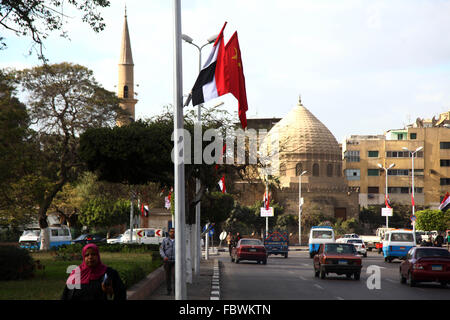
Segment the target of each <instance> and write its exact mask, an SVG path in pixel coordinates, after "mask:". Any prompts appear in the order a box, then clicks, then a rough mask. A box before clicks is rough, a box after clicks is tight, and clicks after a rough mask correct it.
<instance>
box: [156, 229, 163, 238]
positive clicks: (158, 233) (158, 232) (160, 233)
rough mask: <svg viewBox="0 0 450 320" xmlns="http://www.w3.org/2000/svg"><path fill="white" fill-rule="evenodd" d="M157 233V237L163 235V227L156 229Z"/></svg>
mask: <svg viewBox="0 0 450 320" xmlns="http://www.w3.org/2000/svg"><path fill="white" fill-rule="evenodd" d="M155 235H156V236H157V237H162V230H161V229H156V230H155Z"/></svg>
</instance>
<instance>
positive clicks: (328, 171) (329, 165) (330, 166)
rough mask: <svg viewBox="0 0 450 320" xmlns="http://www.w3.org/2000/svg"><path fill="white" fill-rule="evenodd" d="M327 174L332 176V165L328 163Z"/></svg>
mask: <svg viewBox="0 0 450 320" xmlns="http://www.w3.org/2000/svg"><path fill="white" fill-rule="evenodd" d="M327 176H328V177H332V176H333V165H331V164H328V165H327Z"/></svg>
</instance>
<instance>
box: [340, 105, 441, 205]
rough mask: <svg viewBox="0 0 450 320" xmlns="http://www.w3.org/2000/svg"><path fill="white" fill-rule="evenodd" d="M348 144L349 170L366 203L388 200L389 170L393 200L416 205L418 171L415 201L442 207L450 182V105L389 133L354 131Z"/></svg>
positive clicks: (345, 156)
mask: <svg viewBox="0 0 450 320" xmlns="http://www.w3.org/2000/svg"><path fill="white" fill-rule="evenodd" d="M342 150H343V159H344V162H343V168H344V175H345V178H346V181H347V183H348V186H349V188H350V190H353V191H357V192H359V204H360V206H362V207H367V206H370V205H376V204H383V203H384V199H385V198H384V197H385V193H386V172H387V193H388V195H389V198H390V200H391V201H393V202H396V203H402V204H409V205H411V193H412V180H413V177H414V201H415V204H416V205H427V206H430V207H432V208H436V207H438V206H439V204H440V202H441V199H442V197H443V196H444V194H445V193H446V192H447V191H448V190H449V186H450V111H449V112H445V113H442V114H440V115H439V117H438V119H435V117H433V119H420V118H418V119H417V120H416V122H415V123H413V124H410V125H408V126H406V127H405V128H403V129H393V130H389V131H387V132H386V133H385V134H383V135H352V136H350V137H349V138H347V139H346V140H345V141H344V142H343V143H342ZM416 150H418V151H416ZM413 156H414V157H413ZM413 161H414V168H413ZM413 170H414V174H413Z"/></svg>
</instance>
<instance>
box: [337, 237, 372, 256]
mask: <svg viewBox="0 0 450 320" xmlns="http://www.w3.org/2000/svg"><path fill="white" fill-rule="evenodd" d="M336 242H338V243H351V244H353V245H354V246H355V249H356V251H357V252H358V253H359V254H361V255H362V256H363V257H364V258H365V257H367V249H366V245H365V244H364V241H363V240H362V239H359V238H340V239H338V240H336Z"/></svg>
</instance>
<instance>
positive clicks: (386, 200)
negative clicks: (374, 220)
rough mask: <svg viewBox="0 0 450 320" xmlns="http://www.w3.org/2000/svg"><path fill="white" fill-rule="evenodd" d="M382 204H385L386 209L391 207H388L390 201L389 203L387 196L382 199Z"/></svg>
mask: <svg viewBox="0 0 450 320" xmlns="http://www.w3.org/2000/svg"><path fill="white" fill-rule="evenodd" d="M384 203H385V204H386V208H391V206H390V205H389V203H390V201H389V195H385V197H384Z"/></svg>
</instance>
